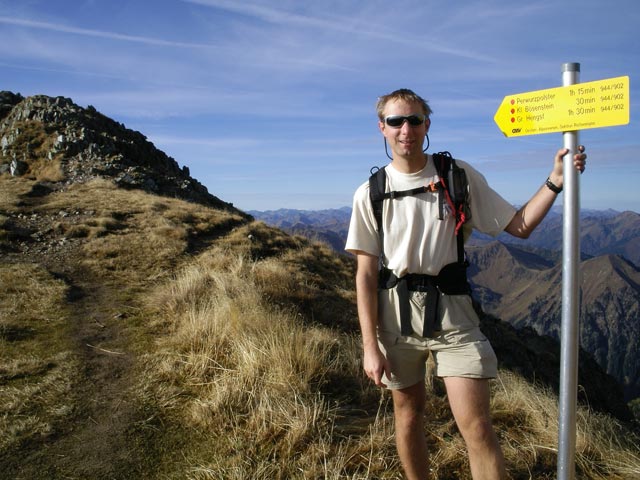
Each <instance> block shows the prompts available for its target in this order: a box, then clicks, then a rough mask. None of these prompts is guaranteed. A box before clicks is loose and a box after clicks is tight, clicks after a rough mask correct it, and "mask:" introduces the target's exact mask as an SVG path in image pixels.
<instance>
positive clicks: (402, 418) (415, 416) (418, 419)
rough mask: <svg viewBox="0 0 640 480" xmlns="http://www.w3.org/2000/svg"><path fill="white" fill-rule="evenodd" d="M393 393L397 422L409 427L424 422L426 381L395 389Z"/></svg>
mask: <svg viewBox="0 0 640 480" xmlns="http://www.w3.org/2000/svg"><path fill="white" fill-rule="evenodd" d="M392 395H393V409H394V416H395V419H396V424H400V425H401V426H407V427H410V426H413V425H420V424H422V418H423V416H424V408H425V402H426V392H425V387H424V383H418V384H416V385H413V386H411V387H408V388H403V389H401V390H393V393H392Z"/></svg>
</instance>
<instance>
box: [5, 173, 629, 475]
mask: <svg viewBox="0 0 640 480" xmlns="http://www.w3.org/2000/svg"><path fill="white" fill-rule="evenodd" d="M0 183H1V187H2V188H0V260H1V261H0V283H1V284H2V289H3V293H6V294H4V295H2V296H0V471H2V472H6V473H5V474H6V475H7V476H8V477H7V478H25V479H26V478H29V479H34V478H43V479H44V478H47V479H51V478H53V479H55V478H193V479H208V478H211V479H243V480H244V479H246V478H254V479H278V478H281V479H288V478H318V479H319V478H323V479H339V478H349V479H365V478H380V479H382V478H387V479H391V478H401V474H400V470H399V466H398V464H397V459H396V457H395V450H394V444H393V428H392V420H391V409H390V404H389V395H388V394H386V393H385V394H382V395H381V394H380V392H379V391H377V390H376V389H373V388H372V387H371V385H370V384H369V383H368V382H367V381H366V380H365V379H364V378H363V376H362V374H361V367H360V345H359V340H358V336H357V320H356V312H355V307H354V293H353V289H352V285H353V280H352V279H353V264H352V262H351V261H349V260H348V259H345V258H342V257H339V256H336V255H335V254H334V253H333V252H332V251H331V250H330V249H329V248H327V247H325V246H323V245H321V244H317V243H311V242H309V241H307V240H304V239H302V238H300V237H292V236H288V235H286V234H284V233H282V232H281V231H279V230H275V229H272V228H269V227H267V226H265V225H264V224H262V223H258V222H247V221H246V220H244V219H243V218H242V217H240V216H237V215H234V214H232V213H228V212H222V211H217V210H212V209H208V208H205V207H202V206H198V205H194V204H189V203H186V202H182V201H178V200H173V199H167V198H161V197H157V196H152V195H147V194H144V193H141V192H137V191H124V190H118V189H116V188H114V187H113V186H112V185H111V184H110V183H108V182H106V181H98V182H92V183H91V184H87V185H75V186H72V187H70V188H69V189H68V190H66V191H64V192H55V193H48V192H47V191H46V190H43V189H38V188H36V189H34V188H33V187H34V184H33V183H31V182H30V181H28V180H22V179H13V178H8V177H1V178H0ZM493 387H494V401H493V411H494V416H495V419H496V426H497V428H498V430H499V432H500V436H501V438H502V442H503V445H504V448H505V453H506V455H507V461H508V464H509V468H510V470H511V471H512V475H513V477H514V478H523V479H524V478H536V479H538V478H554V477H555V443H556V441H557V440H556V439H557V429H556V426H555V423H556V419H557V408H556V400H555V399H554V397H553V396H552V395H551V394H549V393H548V392H546V391H543V390H541V389H539V388H537V387H534V386H532V385H531V384H529V383H527V382H524V381H523V380H522V379H521V378H519V377H517V376H515V375H513V374H511V373H509V372H506V371H503V372H502V373H501V376H500V378H499V380H497V381H496V382H494V384H493ZM430 388H431V394H430V395H429V406H428V412H427V413H428V417H427V419H428V428H427V431H428V438H429V442H430V444H431V446H432V451H433V452H434V456H433V459H432V464H433V465H432V468H433V470H434V473H435V476H436V477H437V478H441V479H445V478H452V479H453V478H460V479H462V478H469V476H468V473H467V466H466V458H465V455H464V452H463V449H464V447H463V444H462V442H461V439H460V437H459V435H458V433H457V431H456V429H455V425H454V424H453V421H452V419H451V416H450V414H449V412H448V409H447V406H446V397H445V396H444V394H443V392H442V386H441V384H440V383H439V382H438V381H437V380H433V379H430ZM579 422H580V423H579V437H578V461H577V469H578V472H579V476H580V478H588V479H599V478H613V479H615V478H620V479H622V478H633V477H634V475H637V474H638V473H639V472H640V460H639V455H640V454H639V451H638V448H637V446H635V447H634V446H633V441H632V440H629V438H628V437H627V436H625V433H624V430H623V429H622V427H620V426H619V425H617V424H616V423H615V422H614V421H612V420H611V419H609V418H608V417H604V416H601V415H597V414H594V413H591V412H588V411H585V410H581V411H580V420H579Z"/></svg>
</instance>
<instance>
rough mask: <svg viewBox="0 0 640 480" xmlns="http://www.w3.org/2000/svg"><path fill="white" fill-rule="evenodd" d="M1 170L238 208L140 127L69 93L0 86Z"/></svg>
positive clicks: (55, 183)
mask: <svg viewBox="0 0 640 480" xmlns="http://www.w3.org/2000/svg"><path fill="white" fill-rule="evenodd" d="M0 173H10V174H11V175H15V176H21V175H26V176H29V177H32V178H35V179H37V180H40V181H41V183H42V184H43V185H45V186H46V188H52V189H60V188H64V187H65V185H68V184H71V183H84V182H87V181H89V180H91V179H94V178H99V177H103V178H109V179H113V181H114V182H115V183H116V184H117V185H118V186H120V187H123V188H136V189H141V190H145V191H147V192H150V193H154V194H157V195H163V196H169V197H175V198H180V199H183V200H188V201H192V202H198V203H202V204H205V205H208V206H212V207H216V208H221V209H224V210H233V211H235V212H236V213H240V212H238V211H237V210H236V209H234V208H233V205H232V204H230V203H226V202H224V201H222V200H220V199H219V198H217V197H215V196H214V195H212V194H210V193H209V192H208V190H207V188H206V187H205V186H204V185H202V184H201V183H200V182H198V181H197V180H195V179H193V178H192V177H191V176H190V174H189V169H188V167H186V166H184V167H180V166H179V165H178V163H177V162H176V161H175V160H174V159H173V158H171V157H169V156H167V155H166V154H165V153H164V152H162V151H160V150H158V149H157V148H156V147H155V146H154V145H153V143H151V142H150V141H149V140H148V139H147V138H146V137H145V136H144V135H142V134H141V133H139V132H136V131H133V130H130V129H128V128H126V127H125V126H124V125H123V124H121V123H119V122H116V121H114V120H112V119H110V118H108V117H106V116H104V115H102V114H101V113H99V112H98V111H96V109H95V108H94V107H92V106H88V107H87V108H83V107H80V106H78V105H76V104H74V103H73V102H72V101H71V99H69V98H65V97H48V96H45V95H35V96H31V97H27V98H25V97H23V96H22V95H20V94H16V93H12V92H7V91H1V92H0Z"/></svg>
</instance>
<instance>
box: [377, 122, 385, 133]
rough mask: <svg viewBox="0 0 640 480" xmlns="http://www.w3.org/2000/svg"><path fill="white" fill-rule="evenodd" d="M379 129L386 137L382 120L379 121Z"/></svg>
mask: <svg viewBox="0 0 640 480" xmlns="http://www.w3.org/2000/svg"><path fill="white" fill-rule="evenodd" d="M378 128H379V129H380V131H381V132H382V134H383V135H384V122H383V121H382V120H378Z"/></svg>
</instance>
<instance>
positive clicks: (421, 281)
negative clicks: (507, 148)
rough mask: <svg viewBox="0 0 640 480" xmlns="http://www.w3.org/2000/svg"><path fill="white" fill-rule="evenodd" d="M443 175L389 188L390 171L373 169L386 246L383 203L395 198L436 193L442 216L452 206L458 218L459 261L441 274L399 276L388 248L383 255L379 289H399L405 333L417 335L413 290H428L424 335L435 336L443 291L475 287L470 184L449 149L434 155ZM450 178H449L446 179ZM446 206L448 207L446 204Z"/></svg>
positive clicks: (371, 186)
mask: <svg viewBox="0 0 640 480" xmlns="http://www.w3.org/2000/svg"><path fill="white" fill-rule="evenodd" d="M432 157H433V161H434V164H435V167H436V172H437V174H438V177H439V179H440V180H439V181H438V182H437V183H434V182H431V183H430V184H429V185H425V186H423V187H418V188H414V189H411V190H402V191H391V192H387V191H386V179H387V174H386V172H385V169H384V167H382V168H378V169H377V170H376V167H374V168H373V169H371V176H370V177H369V196H370V199H371V204H372V206H373V212H374V216H375V219H376V223H377V227H378V234H379V235H380V245H381V246H382V247H383V246H384V232H383V228H382V206H383V203H384V201H385V200H391V201H393V200H394V199H396V198H402V197H406V196H410V195H418V194H420V193H425V192H433V193H437V195H438V205H439V219H440V220H442V219H443V218H444V208H449V210H450V211H451V212H452V214H453V215H455V219H456V227H455V237H456V243H457V251H458V261H457V262H454V263H450V264H448V265H446V266H445V267H443V269H442V270H441V271H440V272H439V273H438V275H426V274H412V273H410V274H407V275H405V276H404V277H401V278H398V277H396V276H395V275H394V274H393V272H392V271H391V270H389V269H388V268H386V267H385V266H384V260H383V257H384V251H383V252H382V255H380V265H379V274H378V288H381V289H389V288H395V289H396V291H397V294H398V298H399V300H400V331H401V334H402V335H404V336H408V335H412V334H413V327H412V325H411V307H410V304H409V292H410V291H423V292H427V295H428V297H427V304H426V308H425V312H424V324H423V329H422V334H421V335H422V337H430V338H431V337H433V336H434V335H436V334H437V332H438V331H439V330H440V329H441V325H440V321H439V317H438V303H439V300H438V299H439V293H444V294H447V295H462V294H465V295H471V287H470V285H469V282H468V281H467V276H466V269H467V266H468V263H467V261H466V259H465V254H464V234H463V231H462V225H463V224H464V223H465V222H467V221H469V219H470V218H471V210H470V208H469V188H468V187H469V183H468V181H467V176H466V173H465V171H464V169H463V168H460V167H458V165H457V164H456V161H455V160H454V159H453V158H452V157H451V154H450V153H449V152H440V153H434V154H433V155H432ZM445 179H446V180H445ZM445 205H446V207H445Z"/></svg>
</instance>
